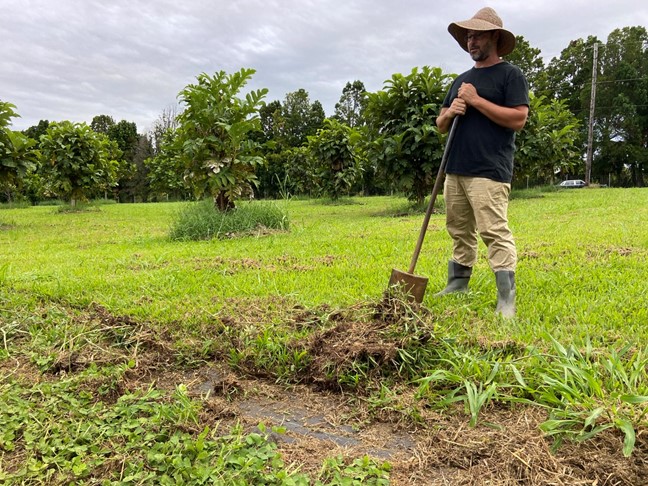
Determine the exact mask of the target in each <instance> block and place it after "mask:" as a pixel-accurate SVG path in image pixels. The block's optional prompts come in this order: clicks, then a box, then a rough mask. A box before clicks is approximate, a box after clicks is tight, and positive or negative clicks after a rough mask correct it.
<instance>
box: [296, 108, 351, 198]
mask: <svg viewBox="0 0 648 486" xmlns="http://www.w3.org/2000/svg"><path fill="white" fill-rule="evenodd" d="M354 133H356V132H354V130H353V129H352V128H351V127H349V126H347V125H345V124H343V123H341V122H339V121H338V120H335V119H326V120H324V126H323V127H322V128H320V129H319V130H318V132H317V134H316V135H314V136H311V137H308V150H309V152H310V154H311V157H312V158H313V161H314V162H315V171H316V174H317V176H316V177H317V182H318V185H319V187H320V189H321V191H322V192H323V193H324V194H326V195H328V196H330V197H331V198H332V199H334V200H336V199H338V198H339V197H340V196H342V195H344V194H348V191H349V189H350V188H351V187H352V186H353V184H354V183H355V182H356V181H357V180H358V178H359V176H360V164H359V162H358V161H357V158H356V153H355V148H354V142H353V138H354ZM356 134H357V133H356Z"/></svg>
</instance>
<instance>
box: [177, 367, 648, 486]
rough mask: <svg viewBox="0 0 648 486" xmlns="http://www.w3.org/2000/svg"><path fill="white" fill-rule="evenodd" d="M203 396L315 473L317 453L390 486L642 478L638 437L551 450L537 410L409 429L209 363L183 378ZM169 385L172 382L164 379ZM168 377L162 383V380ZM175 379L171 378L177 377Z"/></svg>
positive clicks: (434, 419) (437, 419)
mask: <svg viewBox="0 0 648 486" xmlns="http://www.w3.org/2000/svg"><path fill="white" fill-rule="evenodd" d="M178 379H183V380H184V381H180V382H184V383H185V384H187V386H188V388H189V390H190V391H191V392H192V394H193V396H194V397H195V398H199V399H201V400H203V402H204V403H205V411H204V412H203V414H202V416H201V419H202V420H204V421H205V422H207V423H217V422H218V423H221V425H222V424H228V423H231V424H233V423H235V422H237V421H238V422H241V423H243V424H244V425H245V426H246V428H247V429H248V430H250V431H251V430H255V428H256V426H257V425H258V424H259V423H263V424H265V425H266V426H267V427H268V428H270V427H282V428H283V429H284V430H285V432H283V433H273V434H272V438H273V440H275V441H276V442H277V444H278V447H279V450H280V451H281V453H282V455H283V457H284V461H285V462H286V463H287V464H293V465H296V466H299V467H300V470H302V471H304V472H308V473H310V474H316V473H317V472H318V471H319V469H320V468H321V465H322V461H323V460H324V459H325V458H330V457H335V456H338V455H341V456H343V457H348V458H357V457H362V456H364V455H368V456H370V457H372V458H374V459H376V460H378V461H389V462H390V463H391V465H392V471H391V482H390V484H393V485H419V484H426V485H483V484H498V485H500V484H501V485H508V484H510V485H513V484H527V485H594V484H596V485H620V484H623V485H625V484H633V485H634V484H647V482H648V443H647V441H646V438H645V437H643V436H640V437H639V438H638V440H637V447H636V450H635V452H634V454H633V456H632V457H631V458H629V459H628V458H625V457H623V455H622V453H621V449H622V437H621V436H620V435H619V434H617V433H614V432H611V431H610V432H607V431H606V432H604V433H601V434H599V435H598V436H596V437H595V438H594V439H591V440H588V441H586V442H584V443H581V444H568V445H565V446H563V447H562V448H560V449H559V450H558V451H557V452H556V453H553V452H552V451H551V440H550V439H547V438H546V437H545V436H544V435H543V434H542V432H541V431H540V429H539V425H540V423H542V422H543V421H544V420H546V418H547V417H546V413H545V412H544V411H543V410H541V409H537V408H532V407H520V408H514V409H508V408H499V407H491V409H489V410H485V411H484V412H483V413H482V414H481V415H480V424H479V425H478V426H477V427H474V428H473V427H469V426H468V419H467V417H466V416H465V415H464V414H463V413H461V411H457V412H455V413H445V414H443V415H441V414H439V413H437V412H432V411H424V416H423V420H422V422H421V423H420V424H419V425H418V426H413V425H411V424H410V425H409V426H403V424H402V423H397V422H390V421H383V420H375V419H373V420H368V419H367V415H366V414H363V413H362V411H361V410H360V409H361V408H362V405H361V404H360V403H359V402H358V400H357V397H353V396H350V395H345V394H338V393H333V392H329V391H317V390H314V389H313V387H309V386H304V385H297V386H291V387H284V386H279V385H275V384H271V383H267V382H263V381H259V380H250V379H241V378H240V377H237V376H236V375H233V374H232V373H231V372H230V371H228V370H226V369H224V368H222V367H219V366H216V365H214V366H209V367H204V368H202V369H200V370H196V371H195V372H192V373H190V374H186V375H184V376H183V377H180V376H176V377H175V380H178ZM170 381H174V380H170ZM170 381H169V380H167V381H166V383H167V385H169V386H170V385H171V382H170ZM180 382H178V383H180Z"/></svg>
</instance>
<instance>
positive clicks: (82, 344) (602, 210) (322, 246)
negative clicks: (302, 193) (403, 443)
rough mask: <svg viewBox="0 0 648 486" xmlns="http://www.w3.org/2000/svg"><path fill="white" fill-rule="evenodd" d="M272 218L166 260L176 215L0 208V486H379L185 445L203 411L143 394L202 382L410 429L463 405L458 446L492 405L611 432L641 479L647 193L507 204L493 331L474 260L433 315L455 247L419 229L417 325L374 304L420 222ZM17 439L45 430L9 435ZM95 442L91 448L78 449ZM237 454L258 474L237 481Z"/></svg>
mask: <svg viewBox="0 0 648 486" xmlns="http://www.w3.org/2000/svg"><path fill="white" fill-rule="evenodd" d="M277 204H279V205H281V206H282V207H283V208H284V209H285V210H286V211H287V213H288V214H289V219H290V230H289V231H286V232H268V231H260V232H259V234H258V235H255V236H247V237H243V238H229V239H223V240H213V241H200V242H174V241H171V240H170V239H169V236H168V235H169V228H170V225H171V222H172V221H173V218H174V217H175V216H176V215H177V214H178V211H179V210H180V208H181V207H182V205H183V203H165V204H103V205H99V206H96V208H95V210H93V211H88V212H79V213H63V212H58V211H57V210H56V209H55V208H53V207H46V206H43V207H29V208H16V209H7V208H4V209H0V248H1V251H0V285H1V287H0V326H1V330H2V335H1V336H0V338H1V341H0V378H2V381H1V382H0V409H1V410H2V411H1V412H0V431H4V432H0V479H3V478H4V479H6V480H11V481H13V482H9V484H35V483H34V482H31V483H30V481H37V480H39V478H40V480H44V478H47V480H48V481H49V482H50V483H51V484H59V483H60V484H65V483H66V481H70V480H72V479H73V478H76V480H78V481H86V482H88V484H90V483H92V481H93V480H96V481H99V480H105V481H107V484H113V483H114V484H118V483H119V484H149V483H150V484H156V481H157V482H159V483H165V482H166V483H167V484H180V483H181V482H178V481H180V480H179V479H178V478H181V481H184V482H185V484H202V483H201V482H200V481H201V479H200V478H209V480H211V481H215V483H216V484H220V483H219V482H218V481H221V482H222V483H223V484H228V483H231V484H254V482H255V481H256V482H258V481H262V482H265V483H268V481H269V479H268V477H270V476H272V477H274V478H276V484H291V481H292V484H308V482H309V481H312V482H313V483H314V482H316V481H320V483H319V484H343V483H344V482H343V481H344V480H343V479H342V478H343V477H351V476H354V475H355V477H360V476H363V475H364V476H363V477H364V481H365V483H368V484H382V482H381V481H384V480H385V479H384V478H386V477H387V476H388V472H387V471H388V469H385V468H383V466H381V465H380V464H381V463H380V461H379V462H372V461H367V460H364V462H363V460H359V459H358V460H356V462H353V458H349V459H348V461H347V463H346V466H344V467H343V465H342V464H341V463H340V462H339V459H336V460H333V461H332V462H330V461H329V462H328V463H326V464H328V465H327V466H325V467H322V468H321V469H320V470H319V476H318V475H317V474H311V475H310V476H309V477H306V475H305V474H302V473H301V472H299V471H297V470H292V469H290V468H289V467H287V466H286V465H285V464H283V463H282V461H281V459H280V458H279V456H278V455H277V453H276V451H275V450H274V449H273V448H272V446H269V445H268V443H267V442H266V441H265V439H264V437H263V436H257V435H254V434H253V435H245V433H243V432H242V431H241V430H240V429H236V428H235V429H234V430H233V431H232V432H231V433H230V434H229V435H227V436H226V437H224V436H223V433H222V431H220V432H219V433H218V434H216V433H215V428H214V424H211V426H210V427H211V428H209V427H208V428H206V429H203V428H201V427H202V426H205V427H207V426H206V425H205V422H204V420H203V419H201V418H200V417H201V413H200V410H201V406H202V405H201V404H200V402H194V401H193V400H192V399H191V397H190V396H189V395H187V393H186V387H182V386H180V387H179V388H177V389H175V390H167V391H165V390H157V389H155V386H154V385H152V384H151V382H150V381H149V382H148V385H146V386H144V385H143V384H142V383H143V382H144V381H143V380H141V377H142V376H143V375H147V374H151V373H158V372H159V370H160V369H161V368H162V369H164V368H167V369H173V370H175V371H178V372H179V371H182V370H189V369H196V368H197V367H200V366H204V365H205V364H208V363H212V362H216V361H217V362H219V363H225V364H226V365H227V366H228V368H229V369H230V370H231V371H232V372H233V373H238V374H239V375H240V376H252V377H257V378H259V379H263V380H269V382H276V383H281V384H282V385H284V386H290V385H291V384H295V383H301V384H305V385H307V386H313V387H316V388H324V389H327V390H335V391H336V393H342V395H343V396H348V397H349V399H350V400H356V399H357V397H361V399H360V400H359V402H358V403H360V402H362V403H364V404H366V403H371V404H372V405H371V407H370V408H371V411H370V413H369V412H367V413H369V415H371V416H373V417H374V419H375V418H376V417H380V418H381V420H384V419H385V416H386V415H388V416H392V415H393V414H395V415H397V416H398V417H399V418H398V419H397V420H398V421H399V422H400V421H401V420H403V421H405V422H406V423H410V424H413V425H415V426H416V427H421V426H422V425H423V424H425V422H426V419H425V417H426V412H425V410H426V409H433V410H434V411H435V412H441V413H447V414H451V415H454V414H456V413H459V414H460V415H461V413H462V411H461V407H460V408H459V409H457V407H456V405H463V413H464V414H465V417H466V419H465V420H466V424H468V425H470V426H473V427H474V426H477V425H478V423H479V421H480V420H479V417H480V413H481V412H482V410H484V408H485V407H487V406H492V405H493V404H496V405H497V406H498V407H508V406H510V404H511V403H514V404H521V406H523V407H540V409H541V410H546V413H547V417H546V421H545V422H543V423H542V424H541V429H542V431H543V432H544V433H546V434H547V436H546V437H547V441H548V442H549V443H552V444H553V445H555V446H559V445H560V444H561V442H563V441H570V440H572V441H577V442H580V441H584V440H594V439H593V438H594V437H597V436H599V435H601V434H604V433H605V432H610V431H613V432H614V433H617V434H619V436H620V438H621V443H620V444H619V450H621V449H623V453H624V455H625V456H632V457H634V458H635V463H636V464H637V468H638V469H637V470H638V471H639V470H640V469H641V467H640V464H645V458H646V454H648V450H647V444H646V441H645V439H643V436H644V435H645V433H646V425H648V423H647V419H646V413H647V409H646V403H648V380H647V372H646V365H647V364H648V354H647V353H648V351H647V350H648V346H647V344H648V325H647V324H648V310H647V309H648V305H647V304H648V285H647V284H646V275H648V225H646V223H645V221H648V191H647V190H645V189H583V190H572V191H569V190H565V191H557V192H546V193H542V192H539V191H522V192H516V193H515V194H514V198H513V200H512V202H511V206H510V223H511V226H512V229H513V232H514V235H515V237H516V241H517V245H518V252H519V266H518V272H517V285H518V316H517V317H516V318H515V319H514V320H511V321H503V320H501V319H499V318H497V317H496V316H495V315H494V312H493V311H494V307H495V283H494V278H493V275H492V273H491V271H490V270H489V269H488V266H487V262H486V259H485V255H484V250H485V249H484V247H483V245H482V247H481V251H482V254H481V258H480V260H479V262H478V264H477V266H476V269H475V272H474V274H473V275H474V277H473V279H472V281H471V291H470V292H469V293H467V294H465V295H458V296H447V297H445V298H443V299H437V298H435V297H434V296H433V293H434V292H435V291H437V290H438V289H441V288H442V287H443V286H444V284H445V279H446V268H447V260H448V258H449V256H450V248H451V246H450V245H451V244H450V239H449V237H448V236H447V234H446V232H445V229H444V219H443V215H440V214H438V215H434V216H433V218H432V221H431V223H430V228H429V231H428V234H427V237H426V240H425V243H424V246H423V251H422V254H421V257H420V259H419V263H418V267H417V270H416V273H417V274H419V275H424V276H427V277H429V284H428V292H427V295H426V298H425V300H424V302H423V306H422V307H421V308H420V309H416V308H410V306H408V305H407V304H406V303H405V302H401V301H399V300H398V299H396V300H394V301H388V302H386V301H385V300H384V299H383V293H384V291H385V290H386V286H387V282H388V280H389V275H390V272H391V269H392V268H399V269H402V270H406V269H407V266H408V264H409V260H410V257H411V252H412V251H413V249H414V244H415V242H416V238H417V235H418V231H419V229H420V224H421V220H422V215H411V214H407V213H406V212H405V211H403V210H404V209H405V207H406V204H405V201H404V200H403V199H401V198H396V197H372V198H353V199H351V200H348V201H345V203H344V204H330V203H326V202H324V201H301V200H290V201H279V202H277ZM134 375H137V377H138V379H137V380H134V379H133V376H134ZM138 384H139V385H138ZM44 387H45V388H44ZM71 397H74V399H73V398H71ZM362 397H364V398H362ZM226 398H228V399H230V398H231V397H226ZM34 406H35V407H36V409H38V410H40V412H32V411H30V410H32V409H33V407H34ZM358 406H360V405H358ZM71 410H77V411H79V410H80V411H81V412H82V413H81V414H80V416H78V417H77V416H76V415H74V414H72V413H71V412H70V411H71ZM84 411H85V412H84ZM365 412H366V410H365ZM372 414H373V415H372ZM88 417H92V419H89V418H88ZM142 417H144V418H145V419H142ZM140 419H142V420H140ZM34 421H36V423H40V424H41V427H40V428H39V427H36V428H33V427H31V425H27V424H28V423H30V424H33V422H34ZM43 423H46V424H47V426H46V427H45V426H43V425H42V424H43ZM60 423H65V424H67V425H66V427H64V428H62V427H61V426H60ZM115 423H117V424H120V425H119V426H116V425H115ZM75 427H76V428H77V431H78V433H77V434H76V435H75V434H73V433H70V432H69V430H71V429H74V428H75ZM84 427H87V429H84ZM63 429H65V431H64V430H63ZM208 429H209V430H208ZM83 430H85V431H84V432H83V433H81V432H80V431H83ZM125 431H129V432H128V433H126V432H125ZM39 434H42V435H39ZM93 434H94V435H95V436H96V434H99V435H100V436H101V437H103V438H104V439H105V440H104V442H102V443H101V444H99V445H95V446H94V447H93V446H92V445H91V444H92V440H91V436H92V435H93ZM147 434H148V435H147ZM171 439H173V440H172V441H171V442H169V441H170V440H171ZM142 441H143V442H144V443H146V444H147V447H146V448H145V449H146V450H139V449H138V445H137V444H140V443H142ZM243 444H245V446H244V445H243ZM197 448H198V449H197ZM151 450H153V451H154V453H150V451H151ZM250 450H255V451H257V452H258V454H256V455H255V454H252V455H253V456H254V457H253V459H254V460H251V461H249V464H244V463H245V460H244V459H241V457H250V454H251V453H250ZM146 451H148V452H146ZM155 451H157V452H155ZM224 451H228V452H227V454H232V457H234V458H235V459H233V462H232V463H229V462H227V461H225V460H223V457H224V454H225V455H227V454H226V453H225V452H224ZM235 451H239V452H236V453H235ZM240 451H243V452H240ZM131 454H134V455H135V456H134V457H135V458H136V460H133V461H125V459H124V458H126V457H130V455H131ZM637 457H638V458H639V459H636V458H637ZM120 458H121V459H120ZM165 458H167V459H168V460H167V459H165ZM365 459H366V458H365ZM266 460H268V461H270V463H271V467H270V466H267V464H270V463H266V462H264V461H266ZM120 461H121V462H120ZM237 461H238V462H237ZM336 461H338V462H336ZM642 461H644V462H642ZM526 462H528V463H531V462H532V461H526ZM117 463H119V468H121V471H119V470H117V471H116V470H114V466H115V464H117ZM127 463H128V467H126V466H125V464H127ZM234 463H236V465H235V466H233V465H232V464H234ZM239 463H240V464H239ZM264 464H266V465H264ZM3 466H4V469H3ZM266 467H270V468H271V471H270V472H268V469H264V468H266ZM119 468H118V469H119ZM345 468H346V469H345ZM3 470H4V471H5V472H3ZM232 470H235V471H238V472H237V473H236V474H240V475H238V476H237V475H234V476H232V475H231V474H232ZM241 471H248V472H243V473H241ZM264 471H265V472H264ZM626 472H627V471H626ZM3 474H4V476H3ZM245 474H248V475H247V476H246V475H245ZM592 474H594V473H592ZM596 474H598V473H596ZM600 474H601V476H600V478H603V474H604V471H601V472H600ZM624 474H625V473H624ZM627 474H634V473H632V471H630V472H627ZM266 476H267V477H266ZM616 477H618V478H621V479H627V478H628V477H631V478H636V477H640V475H639V473H637V475H635V476H627V475H626V476H624V475H623V474H621V473H620V472H619V473H617V476H616ZM7 478H8V479H7ZM125 478H126V479H128V478H130V479H129V481H130V482H129V481H126V480H125ZM161 478H162V479H161ZM588 478H589V479H592V478H593V479H597V478H599V476H596V475H595V474H594V476H589V477H588ZM500 479H501V478H500ZM509 479H510V478H509ZM120 481H121V482H120ZM205 481H206V479H205ZM236 481H239V483H237V482H236ZM344 484H346V483H344ZM475 484H478V483H477V482H476V483H475ZM566 484H567V483H566Z"/></svg>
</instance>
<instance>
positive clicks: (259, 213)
mask: <svg viewBox="0 0 648 486" xmlns="http://www.w3.org/2000/svg"><path fill="white" fill-rule="evenodd" d="M288 227H289V221H288V215H287V213H286V212H285V211H284V210H283V209H282V208H280V207H279V206H278V205H277V204H275V203H273V202H266V201H250V202H247V203H243V204H239V205H238V206H237V207H236V208H234V209H230V210H228V211H218V210H217V209H216V208H215V207H214V204H213V203H212V202H211V201H209V200H204V201H199V202H196V203H191V204H189V205H187V206H185V207H184V208H183V209H182V210H181V211H180V212H179V213H178V214H177V215H176V217H175V220H174V221H173V223H172V224H171V232H170V237H171V239H172V240H176V241H189V240H193V241H197V240H211V239H214V238H217V239H223V238H234V237H238V236H249V235H256V236H259V235H264V234H267V233H269V232H272V231H286V230H288Z"/></svg>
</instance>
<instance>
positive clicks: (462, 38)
mask: <svg viewBox="0 0 648 486" xmlns="http://www.w3.org/2000/svg"><path fill="white" fill-rule="evenodd" d="M503 25H504V24H503V23H502V19H501V18H500V16H499V15H497V12H495V10H493V9H492V8H490V7H485V8H482V9H481V10H479V11H478V12H477V13H476V14H475V15H473V17H472V18H471V19H468V20H463V21H460V22H453V23H451V24H450V25H449V26H448V32H450V34H451V35H452V37H454V38H455V39H456V40H457V42H458V43H459V45H460V46H461V48H462V49H463V50H464V51H466V52H468V43H467V41H466V33H467V31H469V30H482V31H486V30H498V31H499V33H500V36H499V41H498V42H497V54H498V55H500V56H506V55H507V54H510V53H511V52H513V49H515V36H514V35H513V34H512V33H511V32H509V31H508V30H505V29H503V28H502V27H503Z"/></svg>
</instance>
